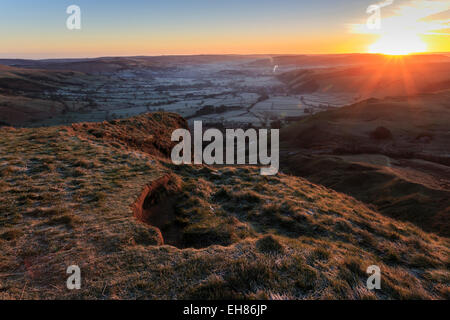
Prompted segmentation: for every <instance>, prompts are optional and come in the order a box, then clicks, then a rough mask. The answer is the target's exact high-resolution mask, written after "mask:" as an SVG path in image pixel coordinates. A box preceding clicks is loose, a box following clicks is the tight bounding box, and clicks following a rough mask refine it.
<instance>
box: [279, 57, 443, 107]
mask: <svg viewBox="0 0 450 320" xmlns="http://www.w3.org/2000/svg"><path fill="white" fill-rule="evenodd" d="M374 58H376V56H375V57H372V59H374ZM384 59H385V60H383V61H380V62H379V63H367V64H364V65H356V66H338V67H336V66H335V67H329V68H315V69H311V68H308V67H304V68H303V69H299V70H294V71H289V72H286V73H283V74H281V75H279V79H280V80H281V81H282V82H284V83H285V84H286V86H287V88H288V90H289V92H291V93H296V94H310V93H317V92H322V93H333V92H336V93H342V94H344V93H347V94H356V95H358V96H359V99H358V100H360V99H368V98H385V97H389V96H407V95H415V94H418V93H426V92H434V91H437V90H445V89H449V88H450V77H449V74H450V63H449V62H448V61H446V62H443V61H441V62H421V61H420V60H419V61H417V60H410V59H411V58H410V59H405V58H403V57H402V58H395V57H391V58H384ZM386 59H387V60H386ZM447 60H448V59H447ZM369 61H370V60H369Z"/></svg>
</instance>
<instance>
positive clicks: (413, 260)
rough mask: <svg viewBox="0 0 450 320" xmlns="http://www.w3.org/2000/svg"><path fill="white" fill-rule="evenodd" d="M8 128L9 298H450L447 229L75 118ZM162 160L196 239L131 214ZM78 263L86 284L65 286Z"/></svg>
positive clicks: (1, 281) (1, 238)
mask: <svg viewBox="0 0 450 320" xmlns="http://www.w3.org/2000/svg"><path fill="white" fill-rule="evenodd" d="M142 117H147V116H141V117H138V118H135V119H132V120H131V121H130V122H129V123H128V125H130V126H133V125H134V124H135V123H136V122H141V121H143V118H142ZM152 117H154V116H150V120H152V121H153V120H155V119H154V118H152ZM159 117H162V120H161V118H159V121H162V122H165V121H166V120H167V117H169V118H170V119H169V120H168V121H167V123H169V124H171V123H173V122H172V120H173V118H172V117H173V116H168V115H162V114H159ZM171 119H172V120H171ZM116 124H117V125H118V126H126V125H127V123H124V122H120V123H116ZM0 130H1V132H0V148H1V149H0V175H1V180H0V255H1V256H0V298H3V299H20V298H31V299H38V298H46V299H51V298H94V299H114V298H131V299H135V298H137V299H144V298H145V299H166V298H178V299H182V298H213V299H214V298H273V299H280V298H295V299H303V298H306V299H329V298H339V299H344V298H349V299H359V298H367V299H372V298H379V299H385V298H395V299H396V298H406V299H408V298H425V299H429V298H440V299H443V298H447V299H448V298H449V294H448V293H449V287H448V285H449V272H448V269H449V268H448V267H449V266H448V253H449V250H448V246H449V243H448V239H447V238H441V237H438V236H436V235H433V234H428V233H425V232H423V231H421V230H420V229H419V228H417V227H415V226H413V225H411V224H408V223H403V222H398V221H395V220H393V219H390V218H386V217H384V216H382V215H380V214H379V213H377V212H374V211H372V210H370V209H369V208H367V207H366V206H365V205H364V204H362V203H360V202H358V201H356V200H355V199H353V198H351V197H349V196H346V195H343V194H340V193H337V192H334V191H332V190H329V189H327V188H325V187H322V186H318V185H315V184H312V183H309V182H307V181H306V180H304V179H301V178H296V177H291V176H287V175H283V174H280V175H278V176H276V177H262V176H260V175H259V174H258V173H259V170H258V169H257V168H253V167H245V166H244V167H221V168H210V167H202V166H197V167H194V166H182V167H175V166H173V165H171V164H170V163H168V162H167V160H165V159H164V158H159V157H155V156H153V155H149V154H145V153H141V152H139V151H136V150H135V149H134V150H133V149H130V148H125V147H124V146H125V143H126V142H125V141H111V140H103V141H102V140H101V139H100V138H95V136H94V135H92V136H89V135H85V134H80V132H77V131H73V130H72V129H71V128H64V127H53V128H40V129H20V130H18V129H9V128H2V129H0ZM121 130H123V128H122V129H121ZM136 134H138V133H136ZM138 135H139V134H138ZM162 140H164V137H162ZM131 147H132V148H136V145H134V144H132V145H131ZM166 174H170V175H171V176H172V177H173V179H175V180H176V181H178V183H181V187H182V191H181V192H180V193H178V194H176V195H174V196H176V197H177V203H176V205H175V211H176V215H177V223H178V225H179V230H180V232H181V233H182V234H183V239H184V240H185V243H187V242H186V241H188V240H189V241H190V244H191V245H192V246H194V247H197V248H199V249H194V248H186V249H179V248H176V247H173V246H168V245H158V243H159V240H158V232H157V230H155V228H154V227H151V226H148V225H146V224H144V223H142V222H140V221H139V220H137V219H136V218H135V217H134V216H133V210H132V207H131V205H132V204H133V203H134V202H135V201H136V199H137V197H138V196H139V194H140V193H141V191H142V190H143V189H144V187H145V186H146V185H147V184H149V183H150V182H152V181H154V180H156V179H158V178H159V177H162V176H164V175H166ZM163 236H164V230H163ZM72 264H77V265H79V266H80V267H81V270H82V276H83V283H82V289H81V290H80V291H69V290H67V289H66V287H65V281H66V278H67V275H66V274H65V270H66V268H67V266H69V265H72ZM372 264H376V265H379V266H380V267H381V270H382V290H380V291H377V292H375V293H374V292H370V291H368V290H367V289H365V281H366V279H367V275H366V274H365V269H366V268H367V266H369V265H372Z"/></svg>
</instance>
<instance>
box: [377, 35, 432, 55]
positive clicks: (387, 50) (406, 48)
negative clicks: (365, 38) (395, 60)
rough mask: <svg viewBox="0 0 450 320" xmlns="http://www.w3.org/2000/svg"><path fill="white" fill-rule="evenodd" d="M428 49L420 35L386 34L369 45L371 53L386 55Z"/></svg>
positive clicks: (404, 53) (418, 51)
mask: <svg viewBox="0 0 450 320" xmlns="http://www.w3.org/2000/svg"><path fill="white" fill-rule="evenodd" d="M426 51H427V45H426V44H425V43H424V42H423V41H422V39H420V37H419V36H418V35H413V34H407V33H406V34H384V35H382V36H381V37H380V39H378V41H377V42H375V43H373V44H372V45H370V46H369V53H381V54H386V55H407V54H412V53H421V52H426Z"/></svg>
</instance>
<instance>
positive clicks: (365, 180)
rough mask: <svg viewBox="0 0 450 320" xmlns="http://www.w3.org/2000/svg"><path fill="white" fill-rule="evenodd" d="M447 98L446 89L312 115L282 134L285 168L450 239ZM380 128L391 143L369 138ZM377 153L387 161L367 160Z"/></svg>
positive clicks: (448, 110) (367, 102)
mask: <svg viewBox="0 0 450 320" xmlns="http://www.w3.org/2000/svg"><path fill="white" fill-rule="evenodd" d="M449 99H450V91H448V90H446V91H442V92H439V93H435V94H421V95H416V96H411V97H390V98H386V99H370V100H366V101H363V102H360V103H357V104H354V105H351V106H347V107H343V108H339V109H336V110H330V111H326V112H322V113H318V114H316V115H313V116H311V117H307V118H305V119H304V120H303V121H300V122H298V123H295V124H293V125H291V126H290V127H288V128H286V129H283V130H282V131H281V140H282V141H283V147H284V151H285V152H284V154H285V156H284V157H283V159H284V161H283V165H284V167H289V168H290V169H292V172H293V173H295V174H298V175H300V176H303V177H306V178H308V179H309V180H312V181H314V182H315V183H320V184H323V185H326V186H328V187H330V188H333V189H335V190H338V191H340V192H345V193H346V194H350V195H352V196H354V197H356V198H357V199H359V200H361V201H364V202H365V203H371V204H374V205H376V206H377V207H378V209H379V210H380V211H381V212H383V213H386V214H388V215H390V216H392V217H395V218H399V219H403V220H407V221H412V222H414V223H416V224H417V225H419V226H421V227H423V228H425V229H426V230H428V231H433V232H439V233H440V234H442V235H446V236H448V235H449V234H450V223H449V219H448V213H449V208H450V201H449V199H450V196H449V195H450V193H449V188H448V181H450V178H449V177H450V176H449V173H450V171H449V169H448V165H449V164H450V158H449V152H448V150H449V147H448V146H449V144H450V131H449V130H448V122H449V119H450V104H449V102H448V101H449ZM379 126H383V127H385V128H387V129H388V130H389V131H390V132H391V133H392V139H385V140H375V139H373V138H371V133H372V132H374V130H375V129H376V128H377V127H379ZM420 137H427V139H426V140H422V139H420ZM292 153H295V154H292ZM287 154H290V155H287ZM286 155H287V156H286ZM343 155H347V156H348V155H360V156H359V157H360V158H361V159H358V160H352V159H350V156H348V157H347V159H345V157H344V156H343ZM380 155H382V156H381V157H382V158H385V159H386V163H385V164H372V163H370V158H374V157H378V158H379V157H380ZM364 157H365V158H366V159H364Z"/></svg>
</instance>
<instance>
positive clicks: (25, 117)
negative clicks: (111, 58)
mask: <svg viewBox="0 0 450 320" xmlns="http://www.w3.org/2000/svg"><path fill="white" fill-rule="evenodd" d="M93 79H95V78H94V77H93V76H88V75H86V74H83V73H80V72H73V71H51V70H50V71H49V70H40V69H24V68H18V67H10V66H4V65H0V125H23V124H25V123H30V122H35V121H39V120H42V119H46V118H51V117H52V116H55V115H57V114H61V113H63V112H65V111H67V110H68V106H67V104H66V103H65V102H64V101H62V99H61V98H60V97H58V96H57V95H56V92H57V91H58V90H59V89H61V88H62V87H64V86H74V87H81V86H82V85H86V84H87V83H89V81H92V80H93ZM72 107H73V106H72Z"/></svg>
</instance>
